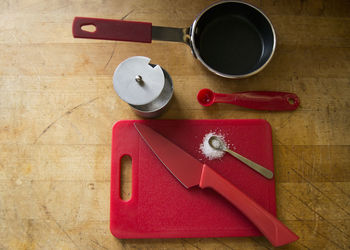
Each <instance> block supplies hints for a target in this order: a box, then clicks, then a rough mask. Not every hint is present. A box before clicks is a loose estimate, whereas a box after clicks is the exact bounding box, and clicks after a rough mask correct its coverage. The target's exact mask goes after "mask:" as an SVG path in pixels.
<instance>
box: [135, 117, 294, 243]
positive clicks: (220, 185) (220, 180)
mask: <svg viewBox="0 0 350 250" xmlns="http://www.w3.org/2000/svg"><path fill="white" fill-rule="evenodd" d="M134 126H135V128H136V130H137V131H138V132H139V134H140V135H141V137H142V138H143V140H144V141H145V142H146V144H147V145H148V146H149V148H150V149H151V150H152V151H153V153H154V154H155V155H156V156H157V157H158V159H159V160H160V161H161V162H162V163H163V164H164V166H165V167H166V168H167V169H168V170H169V171H170V172H171V173H172V174H173V175H174V176H175V177H176V178H177V179H178V180H179V181H180V182H181V183H182V185H183V186H185V188H187V189H189V188H191V187H194V186H199V187H200V188H202V189H204V188H212V189H214V190H215V191H216V192H218V193H219V194H221V195H222V196H223V197H225V198H226V199H227V200H228V201H229V202H230V203H231V204H233V205H234V206H235V207H236V208H237V209H239V210H240V211H241V212H242V214H244V215H245V216H246V217H247V218H248V219H249V220H250V221H251V222H252V223H253V224H254V225H255V226H256V227H257V228H258V229H259V230H260V231H261V233H262V234H263V235H264V236H265V237H266V238H267V239H268V240H269V241H270V242H271V244H272V245H273V246H282V245H285V244H288V243H291V242H294V241H296V240H298V239H299V237H298V236H297V235H296V234H294V233H293V232H292V231H291V230H289V229H288V228H287V227H286V226H285V225H284V224H283V223H282V222H281V221H279V220H278V219H277V218H276V217H275V216H273V215H272V214H270V213H269V212H268V211H266V210H265V209H264V208H263V207H261V206H260V205H259V204H258V203H256V202H255V201H253V200H252V199H251V198H249V197H248V196H247V195H246V194H244V193H243V192H242V191H240V190H239V189H238V188H237V187H235V186H234V185H233V184H232V183H231V182H229V181H228V180H226V179H225V178H224V177H222V176H221V175H219V174H218V173H217V172H215V171H214V170H213V169H211V168H210V167H209V166H207V165H206V164H202V163H201V162H200V161H198V160H197V159H195V158H194V157H192V156H191V155H190V154H188V153H187V152H185V151H183V150H182V149H181V148H180V147H178V146H177V145H175V144H173V143H172V142H171V141H169V140H168V139H166V138H165V137H163V136H162V135H160V134H158V133H157V132H155V131H154V130H152V129H151V128H149V127H147V126H146V125H143V124H140V123H134Z"/></svg>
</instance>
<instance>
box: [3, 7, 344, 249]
mask: <svg viewBox="0 0 350 250" xmlns="http://www.w3.org/2000/svg"><path fill="white" fill-rule="evenodd" d="M210 2H212V1H204V0H194V1H188V0H181V1H171V0H166V1H164V0H148V1H145V0H134V1H122V0H114V1H113V0H109V1H108V0H107V1H102V0H94V1H87V0H80V1H63V0H62V1H59V0H57V1H38V0H26V1H24V0H23V1H22V0H18V1H10V0H3V1H1V2H0V14H1V15H0V249H124V248H125V249H130V248H136V249H146V248H149V249H158V248H159V249H264V248H268V249H270V248H272V246H271V245H270V244H269V242H268V241H267V240H266V239H265V238H263V237H255V238H208V239H142V240H118V239H116V238H114V237H113V236H112V235H111V233H110V231H109V195H110V191H109V187H110V153H111V152H110V149H111V131H112V130H111V129H112V126H113V124H114V123H115V122H116V121H118V120H123V119H138V117H137V116H136V115H135V114H134V113H133V112H132V110H131V109H130V107H129V106H128V105H127V104H126V103H124V102H123V101H121V100H120V99H119V98H118V96H117V95H116V93H115V92H114V90H113V86H112V75H113V72H114V70H115V68H116V67H117V65H118V64H119V63H120V62H122V61H123V60H124V59H126V58H128V57H131V56H136V55H140V56H147V57H149V58H151V59H152V62H153V63H155V64H159V65H161V66H162V67H164V68H165V69H166V70H167V71H168V72H169V73H170V75H171V77H172V78H173V82H174V90H175V96H174V100H173V102H172V104H171V105H170V107H169V110H168V111H167V112H166V113H164V114H163V115H162V116H161V117H160V118H159V119H239V118H244V119H250V118H252V119H253V118H262V119H266V120H267V121H268V122H269V123H270V124H271V126H272V131H273V150H274V162H275V174H276V196H277V211H278V217H279V219H280V220H282V221H283V222H284V223H285V224H286V225H287V226H288V227H290V228H291V229H292V230H293V231H295V232H296V233H297V234H298V235H299V236H300V240H298V241H297V242H295V243H292V244H290V245H287V246H284V247H282V248H283V249H304V248H306V249H349V247H350V198H349V197H350V184H349V183H350V146H349V145H350V134H349V130H350V113H349V108H350V100H349V98H350V2H349V1H347V0H334V1H293V0H290V1H273V0H255V1H253V0H252V1H247V2H249V3H252V4H253V5H255V6H257V7H258V8H260V9H261V10H262V11H264V12H265V13H266V14H267V16H268V17H269V18H270V19H271V21H272V23H273V25H274V27H275V30H276V34H277V48H276V52H275V55H274V57H273V59H272V61H271V62H270V64H269V65H268V66H267V67H266V68H265V69H264V70H263V71H262V72H260V73H259V74H258V75H256V76H253V77H250V78H248V79H243V80H230V79H224V78H221V77H218V76H215V75H213V74H212V73H210V72H209V71H207V70H206V69H205V68H204V67H203V66H202V65H201V64H200V63H199V62H198V61H197V60H195V59H194V57H193V56H192V54H191V51H190V49H189V47H187V46H186V45H184V44H179V43H169V42H168V43H167V42H154V43H152V44H141V43H126V42H114V41H99V40H88V39H73V37H72V31H71V25H72V20H73V18H74V17H75V16H86V17H100V18H115V19H125V20H136V21H149V22H152V23H153V24H154V25H159V26H173V27H188V26H189V25H191V24H192V22H193V20H194V18H195V17H196V15H197V14H198V13H199V12H200V11H201V10H202V9H203V8H205V7H207V6H208V5H209V4H210ZM205 87H206V88H211V89H213V90H215V91H217V92H226V93H229V92H235V91H249V90H274V91H287V92H294V93H296V94H297V95H298V96H299V97H300V99H301V105H300V108H299V109H298V110H297V111H295V112H277V113H276V112H261V111H252V110H247V109H243V108H240V107H236V106H231V105H216V106H215V107H212V108H204V107H201V106H200V105H199V104H198V103H197V102H196V99H195V97H196V94H197V92H198V90H199V89H201V88H205ZM131 143H132V142H131Z"/></svg>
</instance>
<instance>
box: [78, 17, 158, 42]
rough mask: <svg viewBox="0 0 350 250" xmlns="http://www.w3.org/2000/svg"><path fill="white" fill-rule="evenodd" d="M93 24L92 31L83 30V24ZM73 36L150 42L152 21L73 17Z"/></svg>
mask: <svg viewBox="0 0 350 250" xmlns="http://www.w3.org/2000/svg"><path fill="white" fill-rule="evenodd" d="M87 25H93V26H95V28H96V30H95V31H93V32H90V31H86V30H83V29H82V27H83V26H87ZM72 31H73V36H74V37H75V38H90V39H102V40H116V41H129V42H143V43H150V42H152V23H145V22H133V21H123V20H114V19H102V18H89V17H75V18H74V20H73V28H72Z"/></svg>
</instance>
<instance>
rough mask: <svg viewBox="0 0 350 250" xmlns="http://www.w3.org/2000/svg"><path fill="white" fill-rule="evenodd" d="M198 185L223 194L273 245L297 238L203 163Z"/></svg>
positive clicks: (279, 244) (283, 243)
mask: <svg viewBox="0 0 350 250" xmlns="http://www.w3.org/2000/svg"><path fill="white" fill-rule="evenodd" d="M199 186H200V187H201V188H212V189H214V190H215V191H217V192H218V193H219V194H221V195H222V196H224V197H225V198H226V199H227V200H228V201H230V202H231V203H232V204H233V205H234V206H235V207H236V208H238V209H239V210H240V211H241V212H242V213H243V214H244V215H245V216H246V217H248V218H249V220H250V221H251V222H253V224H254V225H255V226H256V227H257V228H258V229H259V230H260V231H261V233H262V234H263V235H264V236H265V237H266V238H267V239H268V240H269V241H270V242H271V244H272V245H273V246H275V247H277V246H282V245H285V244H288V243H291V242H293V241H296V240H298V239H299V237H298V236H297V235H296V234H294V233H293V232H292V231H291V230H289V229H288V228H287V227H286V226H285V225H284V224H283V223H282V222H281V221H279V220H278V219H277V218H276V217H275V216H273V215H272V214H270V213H269V212H268V211H266V210H265V209H264V208H263V207H261V206H260V205H259V204H257V203H256V202H255V201H253V200H252V199H251V198H249V197H248V196H247V195H246V194H244V193H243V192H242V191H240V190H239V189H238V188H236V187H235V186H234V185H233V184H232V183H230V182H229V181H228V180H226V179H225V178H224V177H222V176H221V175H219V174H218V173H216V172H215V171H214V170H212V169H211V168H210V167H208V166H207V165H203V170H202V176H201V180H200V183H199Z"/></svg>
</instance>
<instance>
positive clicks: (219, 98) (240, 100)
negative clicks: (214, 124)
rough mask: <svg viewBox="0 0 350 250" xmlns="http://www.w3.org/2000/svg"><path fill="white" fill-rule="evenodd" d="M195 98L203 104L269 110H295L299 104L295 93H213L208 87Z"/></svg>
mask: <svg viewBox="0 0 350 250" xmlns="http://www.w3.org/2000/svg"><path fill="white" fill-rule="evenodd" d="M197 100H198V102H199V103H200V104H201V105H203V106H211V105H212V104H214V103H228V104H234V105H238V106H241V107H245V108H250V109H257V110H270V111H287V110H295V109H297V108H298V106H299V104H300V100H299V97H298V96H297V95H296V94H293V93H287V92H276V91H247V92H237V93H233V94H222V93H214V92H213V91H212V90H210V89H201V90H200V91H199V92H198V94H197Z"/></svg>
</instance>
